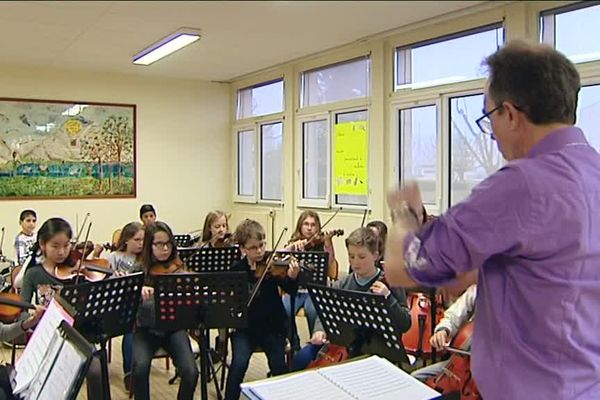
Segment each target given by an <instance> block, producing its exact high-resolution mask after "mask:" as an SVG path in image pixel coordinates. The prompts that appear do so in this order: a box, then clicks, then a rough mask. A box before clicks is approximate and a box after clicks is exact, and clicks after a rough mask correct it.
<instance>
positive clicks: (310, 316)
mask: <svg viewBox="0 0 600 400" xmlns="http://www.w3.org/2000/svg"><path fill="white" fill-rule="evenodd" d="M283 306H284V307H285V311H286V312H287V315H288V316H289V318H295V315H296V314H297V313H298V310H300V308H302V307H304V313H305V314H306V320H307V321H308V331H309V333H310V335H312V333H313V330H314V329H315V321H316V320H317V309H316V308H315V306H314V304H313V302H312V300H311V298H310V295H309V294H308V293H304V292H300V293H297V294H296V301H295V302H294V306H295V307H294V308H295V309H294V315H292V313H291V310H292V302H291V300H290V295H289V294H286V295H285V296H283ZM291 344H292V347H294V348H300V337H299V336H298V331H297V330H296V331H295V332H292V343H291Z"/></svg>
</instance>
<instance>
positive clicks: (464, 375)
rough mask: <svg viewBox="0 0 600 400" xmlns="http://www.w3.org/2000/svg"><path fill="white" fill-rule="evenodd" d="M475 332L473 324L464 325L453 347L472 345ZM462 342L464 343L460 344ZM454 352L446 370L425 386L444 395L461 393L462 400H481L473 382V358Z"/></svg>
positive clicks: (463, 352) (430, 379)
mask: <svg viewBox="0 0 600 400" xmlns="http://www.w3.org/2000/svg"><path fill="white" fill-rule="evenodd" d="M472 332H473V323H472V322H469V323H467V324H466V325H464V326H463V327H462V328H461V329H460V330H459V331H458V333H457V334H456V336H455V337H454V338H453V339H452V342H451V345H452V346H455V347H456V348H460V347H464V346H465V345H466V344H468V343H470V341H471V335H472ZM457 341H459V342H462V343H458V342H457ZM448 350H450V351H453V354H452V356H451V357H450V359H449V360H448V363H447V364H446V367H444V370H443V371H442V372H441V373H440V374H439V375H438V376H436V377H432V378H429V379H427V380H426V381H425V384H426V385H427V386H429V387H431V388H433V389H435V390H437V391H438V392H440V393H442V394H450V393H459V394H460V400H481V394H479V390H478V389H477V385H476V384H475V381H474V380H473V375H472V373H471V356H470V354H469V352H466V351H462V350H453V349H451V348H450V347H449V348H448Z"/></svg>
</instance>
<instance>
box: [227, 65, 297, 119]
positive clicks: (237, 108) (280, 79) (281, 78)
mask: <svg viewBox="0 0 600 400" xmlns="http://www.w3.org/2000/svg"><path fill="white" fill-rule="evenodd" d="M277 82H281V84H282V87H283V93H282V99H281V101H282V106H283V108H282V110H281V111H278V112H274V113H270V114H262V115H251V116H248V117H240V116H239V112H240V93H241V92H242V91H244V90H248V89H250V90H251V89H256V88H260V87H263V86H268V85H271V84H273V83H277ZM285 91H286V87H285V77H284V76H283V75H282V76H278V77H276V78H273V79H268V80H266V81H261V82H260V83H257V84H254V85H250V86H244V87H240V88H237V89H236V91H235V109H234V121H235V122H234V123H239V122H240V121H245V120H251V119H255V118H269V117H270V116H273V115H279V114H283V113H284V112H285V106H286V105H285Z"/></svg>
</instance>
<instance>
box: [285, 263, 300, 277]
mask: <svg viewBox="0 0 600 400" xmlns="http://www.w3.org/2000/svg"><path fill="white" fill-rule="evenodd" d="M299 272H300V265H298V261H297V260H295V259H294V260H291V261H290V266H289V267H288V271H287V275H288V277H289V278H290V279H296V278H298V273H299Z"/></svg>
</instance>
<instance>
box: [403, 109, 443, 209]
mask: <svg viewBox="0 0 600 400" xmlns="http://www.w3.org/2000/svg"><path fill="white" fill-rule="evenodd" d="M399 112H400V115H399V116H400V160H401V166H400V180H401V181H402V182H405V181H407V180H415V181H417V182H418V184H419V188H420V189H421V195H422V197H423V203H424V204H431V205H437V203H438V199H439V196H438V195H437V190H436V182H437V181H438V179H439V178H440V174H439V172H438V151H437V149H438V124H437V121H438V116H437V106H435V105H430V106H422V107H414V108H407V109H402V110H400V111H399Z"/></svg>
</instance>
